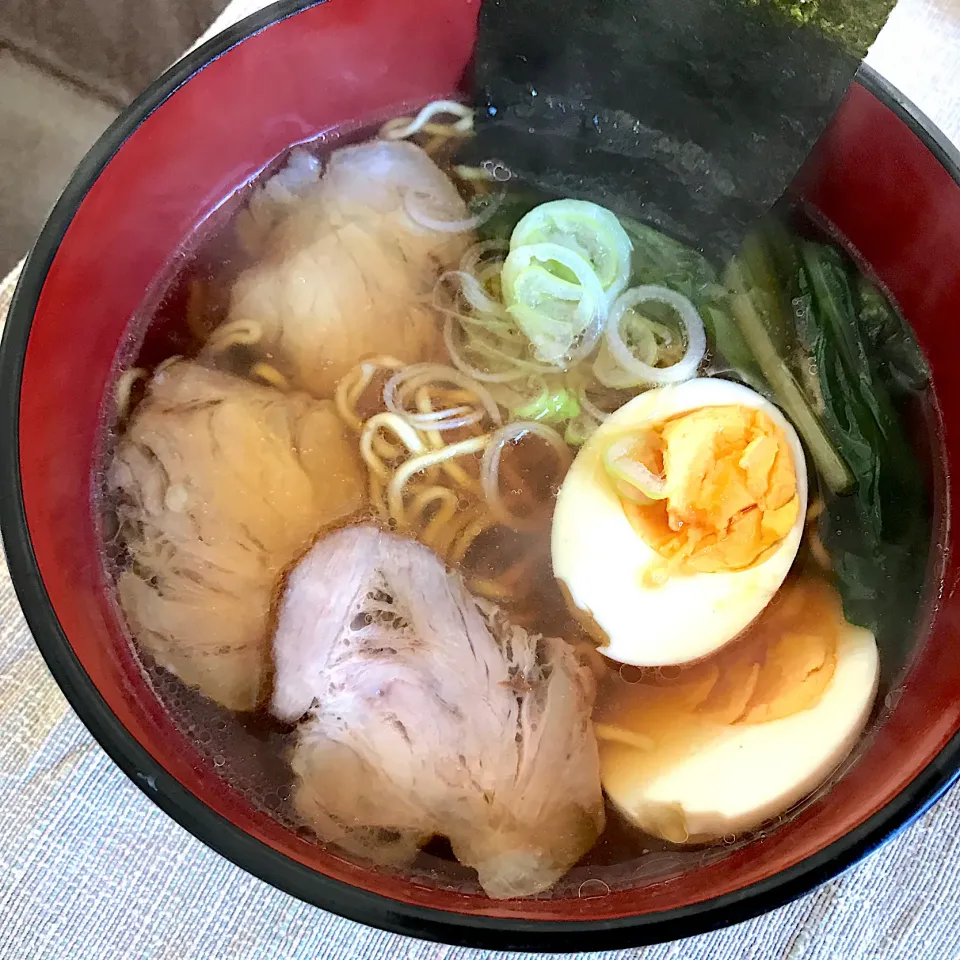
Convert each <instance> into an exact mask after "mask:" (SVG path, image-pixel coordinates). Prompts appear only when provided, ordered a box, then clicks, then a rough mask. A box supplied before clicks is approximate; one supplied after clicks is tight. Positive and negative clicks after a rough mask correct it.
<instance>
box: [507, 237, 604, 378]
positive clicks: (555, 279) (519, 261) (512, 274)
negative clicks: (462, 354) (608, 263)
mask: <svg viewBox="0 0 960 960" xmlns="http://www.w3.org/2000/svg"><path fill="white" fill-rule="evenodd" d="M571 277H572V278H573V279H569V278H571ZM501 285H502V287H503V298H504V302H505V303H506V304H507V312H508V313H509V314H510V316H511V317H512V318H513V319H514V320H515V321H516V323H517V326H519V327H520V329H521V330H522V331H523V332H524V334H525V335H526V336H527V338H528V339H529V340H530V342H531V343H532V344H533V347H534V354H535V356H536V358H537V359H538V360H541V361H543V362H545V363H555V364H563V363H565V362H567V361H568V360H569V357H570V355H571V353H572V352H573V351H575V350H577V348H578V347H580V348H581V349H580V350H578V352H582V347H583V343H582V342H578V341H581V340H583V339H586V340H588V341H591V342H590V347H591V349H592V346H593V344H594V343H595V342H596V340H595V338H596V337H598V336H599V332H600V328H601V326H602V323H603V321H604V320H605V318H606V312H607V305H606V299H605V295H604V291H603V286H602V285H601V283H600V280H599V278H598V277H597V274H596V272H595V271H594V269H593V267H592V266H591V265H590V264H589V262H588V261H587V260H585V259H584V258H583V257H582V256H580V254H578V253H576V252H574V251H573V250H569V249H568V248H566V247H562V246H560V245H559V244H556V243H537V244H531V245H528V246H523V247H518V248H517V249H515V250H512V251H511V253H510V256H508V257H507V259H506V261H505V262H504V265H503V273H502V277H501Z"/></svg>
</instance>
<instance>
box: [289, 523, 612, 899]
mask: <svg viewBox="0 0 960 960" xmlns="http://www.w3.org/2000/svg"><path fill="white" fill-rule="evenodd" d="M274 659H275V666H276V675H275V687H274V696H273V705H272V708H273V712H274V713H275V714H276V715H277V716H278V717H279V718H281V719H283V720H287V721H294V720H299V721H300V726H299V729H298V732H297V741H296V746H295V749H294V754H293V769H294V772H295V774H296V776H297V786H296V790H295V796H294V800H295V804H296V807H297V809H298V811H299V813H300V814H301V815H302V816H303V817H304V818H305V819H306V820H307V821H308V822H309V823H310V824H311V825H312V826H313V827H314V828H315V829H316V830H317V832H318V834H319V835H320V836H321V837H322V838H323V839H324V840H327V841H333V842H335V843H337V844H339V845H340V846H341V847H342V848H344V849H346V850H347V851H350V852H352V853H355V854H358V855H361V856H364V857H367V858H369V859H372V860H374V861H377V862H381V863H393V864H403V863H406V862H409V861H410V860H412V859H413V858H414V857H415V856H416V853H417V851H418V849H419V848H420V847H421V846H422V845H423V844H424V843H425V842H426V841H427V840H429V839H430V838H431V837H432V836H434V835H442V836H446V837H447V838H449V840H450V843H451V845H452V847H453V851H454V853H455V854H456V856H457V859H458V860H460V861H461V862H462V863H464V864H466V865H468V866H470V867H473V868H475V869H476V870H477V873H478V875H479V879H480V883H481V885H482V886H483V888H484V890H485V891H486V892H487V893H488V894H489V895H490V896H491V897H497V898H507V897H518V896H527V895H531V894H535V893H538V892H540V891H543V890H546V889H548V888H549V887H550V886H552V885H553V884H554V883H555V882H556V881H557V880H558V879H559V878H560V877H561V876H563V874H564V873H566V872H567V870H569V868H570V867H571V866H573V864H574V863H576V861H577V860H578V859H579V858H580V857H581V856H583V854H584V853H586V852H587V851H588V850H589V849H590V847H591V846H592V845H593V843H594V842H595V840H596V839H597V837H598V836H599V834H600V833H601V831H602V830H603V827H604V810H603V799H602V794H601V788H600V777H599V767H598V761H597V746H596V741H595V738H594V733H593V727H592V723H591V719H590V715H591V709H592V706H593V698H594V686H593V679H592V676H591V674H590V673H589V671H588V670H586V669H585V668H584V667H583V666H582V665H581V664H580V662H579V661H578V660H577V658H576V657H575V655H574V654H573V652H572V651H571V649H570V648H569V647H568V645H567V644H566V643H565V642H564V641H563V640H559V639H549V638H544V637H540V636H536V635H533V634H528V633H527V632H526V631H524V630H523V629H521V628H520V627H518V626H515V625H511V624H510V623H509V622H508V621H507V620H506V618H505V617H504V616H503V615H502V614H501V612H500V611H499V610H498V608H496V607H494V606H492V605H489V604H487V603H485V602H482V601H478V600H476V599H474V598H473V597H472V596H471V595H470V594H469V593H468V592H467V590H466V588H465V587H464V584H463V581H462V580H461V578H460V577H459V576H458V575H456V574H453V573H450V572H448V571H447V570H446V569H445V567H444V566H443V563H442V562H441V561H440V560H439V559H438V558H437V556H436V555H435V554H434V553H432V552H431V551H430V550H429V549H427V548H426V547H423V546H421V545H420V544H417V543H415V542H413V541H411V540H407V539H404V538H401V537H398V536H395V535H393V534H390V533H385V532H383V531H381V530H379V529H378V528H376V527H373V526H360V527H351V528H348V529H345V530H341V531H339V532H337V533H334V534H331V535H330V536H328V537H326V538H325V539H323V540H321V541H320V542H319V543H317V544H316V545H315V546H314V547H313V549H312V550H311V551H310V552H309V553H308V554H307V555H306V556H305V557H304V558H303V559H302V560H301V561H300V563H299V564H298V565H297V567H296V568H295V569H294V571H293V573H292V574H291V576H290V578H289V581H288V584H287V587H286V592H285V594H284V596H283V599H282V602H281V607H280V614H279V621H278V625H277V632H276V635H275V639H274Z"/></svg>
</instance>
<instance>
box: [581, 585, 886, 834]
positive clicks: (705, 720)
mask: <svg viewBox="0 0 960 960" xmlns="http://www.w3.org/2000/svg"><path fill="white" fill-rule="evenodd" d="M879 670H880V662H879V657H878V654H877V645H876V643H875V641H874V638H873V634H871V633H870V632H869V631H868V630H864V629H861V628H859V627H855V626H852V625H851V624H849V623H847V622H846V621H845V620H844V618H843V613H842V610H841V604H840V598H839V596H837V594H836V591H835V590H834V589H833V588H832V587H831V586H829V585H827V584H826V583H824V582H823V581H817V580H813V581H806V582H804V581H796V580H793V581H791V582H789V583H788V584H787V585H786V586H784V588H783V590H782V591H781V594H780V595H779V596H778V597H777V599H776V600H775V601H774V603H773V604H772V605H771V606H770V607H769V608H768V610H767V611H766V612H765V613H764V614H763V616H761V617H760V619H759V620H758V621H757V622H756V624H755V625H754V626H753V627H751V629H750V630H749V631H748V632H747V634H746V635H745V636H744V637H743V638H741V639H740V640H737V641H736V642H735V643H733V644H731V645H729V646H728V647H726V648H725V649H724V650H722V651H720V652H719V653H718V654H716V655H715V656H713V657H711V658H709V659H707V660H704V661H701V662H700V663H698V664H695V665H694V666H691V667H687V668H686V669H684V670H677V671H676V672H675V675H669V676H666V677H665V676H663V672H661V673H660V674H659V675H657V674H653V675H652V676H651V675H641V676H640V677H631V676H630V675H629V673H627V675H626V676H624V675H623V674H624V671H623V669H622V668H621V672H620V673H617V672H616V671H611V672H610V675H609V676H608V677H607V679H606V689H603V690H602V691H601V696H600V698H599V699H600V703H601V705H600V706H599V707H598V709H597V711H596V713H595V715H594V728H595V731H596V733H597V740H598V743H599V747H600V771H601V778H602V780H603V787H604V790H605V791H606V793H607V796H608V797H609V798H610V800H611V802H612V803H613V805H614V806H615V807H616V808H617V809H618V810H619V811H620V812H621V813H622V814H623V815H624V816H625V817H626V818H627V819H629V820H630V821H631V822H632V823H633V824H635V825H636V826H638V827H639V828H640V829H642V830H644V831H645V832H647V833H650V834H653V835H655V836H658V837H662V838H663V839H665V840H669V841H671V842H673V843H688V842H693V843H697V842H704V841H708V840H714V839H717V838H719V837H722V836H725V835H727V834H734V835H736V834H737V833H739V832H741V831H743V830H749V829H752V828H754V827H757V826H759V825H760V824H762V823H763V822H764V821H766V820H769V819H770V818H771V817H775V816H777V815H779V814H782V813H784V812H785V811H787V810H789V808H790V807H792V806H793V805H794V804H795V803H797V802H798V801H799V800H801V799H803V798H804V797H805V796H807V795H808V794H810V793H811V792H812V791H813V790H814V789H816V787H817V786H818V785H819V784H820V783H822V782H823V781H824V780H825V779H827V777H829V775H830V773H831V772H832V771H833V770H834V769H836V767H837V766H838V765H839V764H840V763H841V762H842V761H843V759H844V758H845V757H846V756H847V754H848V753H849V752H850V750H851V749H852V747H853V746H854V744H855V743H856V741H857V739H858V737H859V736H860V734H861V733H862V731H863V728H864V725H865V724H866V722H867V719H868V718H869V715H870V710H871V707H872V705H873V702H874V699H875V697H876V691H877V681H878V677H879ZM638 673H641V672H640V671H638ZM647 673H648V674H649V672H647ZM631 681H634V682H631Z"/></svg>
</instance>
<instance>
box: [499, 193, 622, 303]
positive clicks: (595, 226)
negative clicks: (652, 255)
mask: <svg viewBox="0 0 960 960" xmlns="http://www.w3.org/2000/svg"><path fill="white" fill-rule="evenodd" d="M542 243H552V244H557V245H559V246H562V247H566V248H567V249H569V250H572V251H573V252H574V253H576V254H578V255H579V256H580V257H582V258H583V259H584V260H586V261H587V262H588V263H589V264H590V266H591V267H592V268H593V270H594V273H595V274H596V275H597V278H598V279H599V281H600V285H601V286H602V287H603V291H604V293H605V294H606V296H607V298H608V300H613V299H614V298H615V297H617V296H618V295H619V294H620V293H621V291H623V289H624V288H625V287H626V285H627V282H628V281H629V279H630V268H631V256H632V254H633V244H632V243H631V241H630V237H629V236H628V235H627V232H626V231H625V230H624V229H623V227H622V226H621V225H620V221H619V220H618V219H617V218H616V217H615V216H614V215H613V214H612V213H611V212H610V211H609V210H607V209H605V208H604V207H601V206H598V205H597V204H595V203H588V202H587V201H585V200H554V201H551V202H550V203H542V204H540V206H538V207H534V209H533V210H531V211H530V212H529V213H528V214H527V215H526V216H525V217H523V219H522V220H521V221H520V222H519V223H518V224H517V225H516V227H515V228H514V231H513V234H512V236H511V237H510V249H511V250H516V249H518V248H520V247H524V246H529V245H531V244H542Z"/></svg>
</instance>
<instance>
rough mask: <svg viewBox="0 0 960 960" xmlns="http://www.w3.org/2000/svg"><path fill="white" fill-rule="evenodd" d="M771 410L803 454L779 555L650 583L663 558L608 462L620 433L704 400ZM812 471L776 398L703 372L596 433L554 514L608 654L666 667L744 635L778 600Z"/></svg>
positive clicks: (562, 571)
mask: <svg viewBox="0 0 960 960" xmlns="http://www.w3.org/2000/svg"><path fill="white" fill-rule="evenodd" d="M720 406H742V407H750V408H753V409H758V410H762V411H763V412H764V413H766V414H767V416H769V417H770V419H771V420H772V421H773V422H774V423H775V424H776V425H777V426H778V427H779V428H780V429H781V430H782V431H783V433H784V435H785V436H786V438H787V442H788V443H789V445H790V449H791V451H792V452H793V457H794V465H795V469H796V475H797V493H798V495H799V498H800V510H799V513H798V516H797V521H796V523H795V524H794V526H793V527H792V528H791V530H790V532H789V533H788V534H787V536H786V537H784V538H783V540H781V541H780V543H779V544H778V545H777V547H776V549H775V550H774V552H773V553H772V554H771V555H770V556H769V557H767V559H766V560H764V561H763V562H762V563H759V564H756V565H755V566H753V567H750V568H749V569H746V570H739V571H731V572H719V573H692V574H677V575H675V576H672V577H670V579H669V580H668V581H667V582H666V583H665V584H663V585H662V586H649V585H647V584H646V583H645V582H644V574H645V572H646V571H647V570H649V569H650V568H651V567H652V566H655V565H659V564H661V563H662V562H663V558H662V557H661V556H660V554H658V553H657V552H656V551H655V550H654V549H653V548H652V547H651V546H649V545H648V544H647V543H646V542H645V541H644V540H643V538H642V537H641V536H640V534H639V533H637V531H636V530H635V528H634V527H633V525H632V524H631V523H630V521H629V519H628V518H627V515H626V513H625V512H624V509H623V505H622V503H621V500H620V498H619V496H618V495H617V493H616V491H615V489H614V487H613V485H612V484H611V482H610V480H609V478H608V475H607V471H606V469H605V467H604V464H603V454H604V452H605V451H606V449H607V447H608V446H609V445H610V443H612V442H613V441H614V440H615V439H616V438H617V437H618V436H621V435H623V434H625V433H628V432H630V431H631V430H636V429H638V428H642V427H644V426H645V425H653V424H657V423H660V422H662V421H663V420H665V419H667V418H669V417H673V416H676V415H677V414H681V413H686V412H690V411H693V410H698V409H700V408H702V407H720ZM806 511H807V469H806V461H805V459H804V454H803V447H802V446H801V444H800V440H799V438H798V437H797V434H796V431H795V430H794V429H793V427H792V426H791V424H790V423H789V422H788V421H787V420H786V418H785V417H784V416H783V414H782V413H781V412H780V411H779V410H778V409H777V408H776V407H775V406H774V405H773V404H772V403H770V402H769V401H768V400H766V399H765V398H763V397H761V396H760V395H759V394H758V393H755V392H754V391H753V390H750V389H749V388H748V387H744V386H741V385H740V384H737V383H732V382H730V381H728V380H719V379H697V380H689V381H687V382H686V383H682V384H679V385H677V386H672V387H661V388H659V389H656V390H651V391H649V392H647V393H644V394H641V395H640V396H639V397H636V398H635V399H634V400H631V401H630V403H628V404H626V406H624V407H622V408H621V409H620V410H618V411H617V412H616V413H614V414H613V415H612V416H611V417H610V418H609V419H608V420H607V421H606V422H605V423H604V424H603V425H602V426H601V427H600V429H599V430H597V432H596V433H595V434H594V435H593V436H592V437H591V438H590V439H589V440H588V442H587V443H586V444H585V446H584V447H583V449H582V450H581V451H580V453H579V454H578V456H577V458H576V460H575V461H574V463H573V466H572V467H571V468H570V470H569V471H568V473H567V476H566V478H565V479H564V482H563V485H562V487H561V489H560V493H559V495H558V497H557V505H556V510H555V512H554V518H553V533H552V553H553V571H554V575H555V576H556V577H557V579H558V580H559V581H560V582H561V584H562V586H563V587H564V589H565V591H566V593H567V597H568V600H569V602H570V603H571V605H572V607H573V608H574V610H575V612H577V613H578V614H579V616H580V618H581V620H582V621H583V622H584V624H585V625H586V626H587V627H588V629H590V630H591V632H593V633H594V634H595V636H596V637H597V639H598V640H600V641H601V643H602V646H601V648H600V652H601V653H603V654H604V655H605V656H607V657H609V658H611V659H613V660H618V661H620V662H621V663H629V664H634V665H636V666H649V667H655V666H665V665H668V664H679V663H687V662H690V661H693V660H698V659H700V658H702V657H705V656H707V655H709V654H711V653H713V652H714V651H715V650H718V649H719V648H720V647H722V646H723V645H724V644H726V643H728V642H729V641H730V640H732V639H733V638H734V637H736V636H737V635H738V634H739V633H741V632H742V631H743V630H744V629H745V628H746V627H747V626H749V625H750V623H751V622H752V621H753V620H754V619H755V618H756V617H757V615H758V614H759V613H760V612H761V611H762V610H763V609H764V607H766V605H767V604H768V603H769V602H770V600H772V599H773V596H774V594H775V593H776V592H777V590H779V588H780V585H781V584H782V583H783V581H784V578H785V577H786V575H787V573H788V572H789V570H790V567H791V566H792V564H793V561H794V559H795V558H796V555H797V550H798V549H799V547H800V540H801V537H802V536H803V527H804V520H805V516H806Z"/></svg>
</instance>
